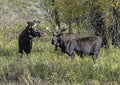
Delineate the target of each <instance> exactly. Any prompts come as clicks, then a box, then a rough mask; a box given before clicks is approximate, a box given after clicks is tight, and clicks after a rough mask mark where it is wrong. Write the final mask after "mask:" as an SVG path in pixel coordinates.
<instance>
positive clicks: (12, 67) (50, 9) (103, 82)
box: [0, 0, 120, 85]
mask: <svg viewBox="0 0 120 85" xmlns="http://www.w3.org/2000/svg"><path fill="white" fill-rule="evenodd" d="M95 7H98V8H96V9H93V8H95ZM111 10H112V11H111ZM119 12H120V1H119V0H0V85H120V50H119V40H120V39H119V29H120V28H119V24H120V22H119V19H120V14H119ZM101 13H102V14H101ZM99 14H100V15H99ZM97 15H99V16H97ZM96 16H97V17H96ZM95 17H96V18H95ZM101 19H102V21H100V20H101ZM32 20H40V22H41V23H40V25H39V26H38V29H40V30H42V31H43V32H44V35H43V37H41V38H35V39H34V41H33V42H34V43H33V49H32V53H31V55H30V56H29V57H27V56H26V55H24V57H23V58H19V54H18V36H19V34H20V33H21V31H22V30H24V29H25V27H26V25H27V24H26V22H27V21H32ZM91 22H92V24H91ZM95 22H98V23H99V22H100V23H102V22H104V23H102V24H100V25H98V24H97V25H95ZM55 25H58V26H60V27H61V28H62V27H65V28H67V29H68V28H72V29H73V32H74V33H76V34H77V35H79V36H80V37H84V36H89V35H94V34H95V32H96V30H97V32H99V33H100V32H102V33H103V31H104V30H106V32H105V34H102V35H105V36H106V38H107V42H108V44H109V48H108V49H105V48H102V49H101V51H100V54H99V58H98V60H97V64H94V63H93V61H92V58H91V57H90V56H85V57H84V58H80V57H79V56H77V55H76V56H75V59H74V60H73V61H71V59H70V58H69V57H68V55H66V54H61V51H60V49H59V50H58V51H57V52H55V51H54V46H53V45H51V39H52V33H49V32H47V31H46V29H45V28H46V27H49V28H50V29H51V30H52V31H54V29H53V28H54V26H55ZM96 27H97V28H98V29H94V28H96ZM102 27H103V28H104V29H102ZM109 28H113V29H111V30H109ZM98 30H102V31H98ZM100 35H101V34H100ZM113 41H115V42H117V43H115V42H113ZM112 44H114V45H115V46H113V45H112Z"/></svg>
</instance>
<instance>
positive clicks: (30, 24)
mask: <svg viewBox="0 0 120 85" xmlns="http://www.w3.org/2000/svg"><path fill="white" fill-rule="evenodd" d="M27 24H28V25H29V26H33V25H34V24H35V23H34V22H27Z"/></svg>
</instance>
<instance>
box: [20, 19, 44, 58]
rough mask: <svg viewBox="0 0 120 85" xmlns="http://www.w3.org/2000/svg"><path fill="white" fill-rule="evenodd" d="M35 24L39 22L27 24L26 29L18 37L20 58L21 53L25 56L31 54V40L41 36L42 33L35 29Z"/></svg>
mask: <svg viewBox="0 0 120 85" xmlns="http://www.w3.org/2000/svg"><path fill="white" fill-rule="evenodd" d="M37 23H40V22H39V21H32V22H27V27H26V28H25V29H24V30H23V31H22V33H21V34H20V35H19V40H18V45H19V53H20V54H21V57H22V55H23V52H25V53H26V54H27V55H28V54H29V53H30V52H31V49H32V41H33V38H34V37H37V36H38V37H41V36H42V34H43V33H42V31H40V30H37V29H35V26H36V24H37Z"/></svg>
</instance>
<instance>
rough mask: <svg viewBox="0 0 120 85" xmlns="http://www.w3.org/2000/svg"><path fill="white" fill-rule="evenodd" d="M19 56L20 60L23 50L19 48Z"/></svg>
mask: <svg viewBox="0 0 120 85" xmlns="http://www.w3.org/2000/svg"><path fill="white" fill-rule="evenodd" d="M19 54H20V58H22V56H23V50H22V49H21V48H20V49H19Z"/></svg>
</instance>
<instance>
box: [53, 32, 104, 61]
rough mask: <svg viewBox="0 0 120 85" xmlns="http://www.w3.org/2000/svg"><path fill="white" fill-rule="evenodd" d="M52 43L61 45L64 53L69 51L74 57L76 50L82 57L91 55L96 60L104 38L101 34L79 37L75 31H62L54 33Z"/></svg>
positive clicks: (57, 45)
mask: <svg viewBox="0 0 120 85" xmlns="http://www.w3.org/2000/svg"><path fill="white" fill-rule="evenodd" d="M52 44H53V45H55V46H56V47H60V48H61V51H62V53H67V54H68V55H69V56H70V57H71V58H74V56H75V54H74V51H75V53H76V54H77V55H79V56H80V57H83V56H84V55H86V54H88V55H91V56H92V59H93V61H94V62H95V60H96V59H97V57H98V55H99V52H100V49H101V45H102V39H101V38H100V37H99V36H89V37H84V38H79V37H78V36H76V35H75V34H74V33H62V32H61V33H59V34H57V35H55V34H54V35H53V38H52Z"/></svg>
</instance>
